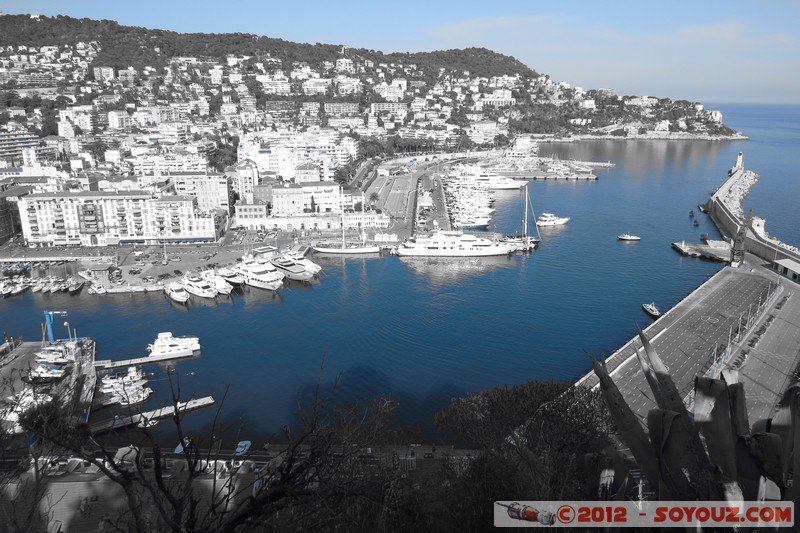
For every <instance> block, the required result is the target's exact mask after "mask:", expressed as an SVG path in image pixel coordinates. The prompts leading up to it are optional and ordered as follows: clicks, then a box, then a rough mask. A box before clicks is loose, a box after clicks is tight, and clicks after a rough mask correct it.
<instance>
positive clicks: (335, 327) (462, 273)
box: [0, 105, 800, 439]
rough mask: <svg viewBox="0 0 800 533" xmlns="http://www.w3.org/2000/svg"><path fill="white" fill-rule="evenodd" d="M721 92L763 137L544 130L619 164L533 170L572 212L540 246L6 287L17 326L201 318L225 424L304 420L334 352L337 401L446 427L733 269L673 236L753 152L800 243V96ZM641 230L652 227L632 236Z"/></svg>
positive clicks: (138, 338)
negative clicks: (452, 414)
mask: <svg viewBox="0 0 800 533" xmlns="http://www.w3.org/2000/svg"><path fill="white" fill-rule="evenodd" d="M709 107H710V108H718V109H721V110H722V112H723V114H724V116H725V122H726V123H727V124H728V125H730V126H731V127H733V128H735V129H738V130H741V131H743V132H744V133H746V134H747V135H748V136H750V137H751V140H750V141H737V142H705V141H672V142H667V141H627V142H620V141H595V142H587V143H560V144H545V145H542V146H541V150H540V153H541V154H542V155H547V154H557V155H558V156H559V157H560V158H562V159H583V160H591V161H608V160H610V161H612V162H614V163H616V166H615V167H614V168H612V169H609V170H599V171H597V173H598V175H599V179H598V180H597V181H594V182H564V183H556V182H552V181H535V182H531V184H530V186H529V188H530V195H531V200H532V203H533V205H534V208H535V210H536V212H537V214H538V213H540V212H542V211H548V212H553V213H555V214H557V215H559V216H570V217H572V219H571V221H570V222H569V223H568V224H567V225H566V226H564V227H560V228H557V229H551V230H550V231H547V232H544V231H543V232H542V242H541V246H540V248H539V250H537V251H536V252H534V253H533V254H530V255H520V254H516V255H514V256H512V257H510V258H500V259H472V260H438V261H433V260H425V259H421V260H409V259H400V258H398V257H393V256H385V257H382V258H370V259H341V258H337V259H322V258H319V257H318V258H316V260H318V261H319V262H320V264H322V266H323V267H324V271H323V273H322V276H321V280H320V282H319V283H316V284H314V285H312V286H302V285H298V284H293V285H291V286H290V287H288V288H285V289H282V290H280V291H279V292H278V293H277V294H275V295H273V294H272V293H269V292H267V291H259V290H255V289H251V290H245V291H244V293H243V294H235V295H233V296H232V298H231V299H218V301H217V302H216V303H206V304H204V303H202V302H198V301H197V299H195V298H193V300H192V304H191V305H190V306H189V308H188V309H185V308H181V307H178V306H176V305H174V304H171V303H170V302H169V301H167V300H166V299H165V298H164V297H163V295H153V294H133V295H103V296H93V295H88V294H81V295H78V296H70V295H67V294H47V295H41V294H31V293H30V292H27V293H25V294H24V295H23V296H18V297H14V298H7V299H5V300H2V301H0V318H1V319H2V322H1V323H2V329H3V330H4V331H6V332H8V333H9V334H10V335H14V336H16V335H23V336H24V337H25V338H26V339H27V340H35V339H39V338H41V318H42V310H44V309H53V310H60V309H63V310H66V311H68V312H69V318H68V320H69V323H70V325H71V326H73V327H75V328H77V331H78V334H79V335H88V336H91V337H92V338H94V339H95V340H96V341H97V349H98V352H97V358H98V359H127V358H132V357H139V356H143V355H145V354H146V353H145V347H146V345H147V344H148V343H150V342H152V341H153V339H154V338H155V337H156V335H157V333H158V332H159V331H172V332H173V333H175V334H176V335H197V336H199V337H200V340H201V343H202V345H203V349H202V352H201V355H200V356H199V357H198V358H196V359H190V360H184V361H181V362H179V363H178V364H177V370H176V372H177V375H178V377H179V381H180V394H181V397H182V398H184V399H188V398H189V397H201V396H206V395H212V396H214V398H215V399H217V400H218V405H219V403H220V401H221V400H222V399H223V397H224V404H223V405H222V415H221V417H222V420H223V423H224V426H225V427H224V428H223V429H222V430H218V432H219V431H222V432H228V433H231V434H233V433H235V432H237V431H240V434H241V435H242V437H248V438H252V439H258V438H267V437H269V436H270V435H273V434H277V433H279V432H280V428H281V427H282V426H283V425H284V424H288V425H293V424H295V423H296V420H297V418H296V415H295V411H296V408H297V404H298V400H300V399H302V400H303V401H307V400H308V399H309V398H310V397H311V395H312V394H313V391H314V385H315V381H316V379H317V375H318V373H319V370H320V365H321V362H322V360H323V357H324V358H325V368H324V373H323V378H322V383H323V392H325V393H326V394H328V395H329V396H331V398H332V399H333V400H335V401H349V400H364V399H369V398H373V397H375V396H377V395H378V394H381V393H386V394H389V395H390V396H392V397H393V398H394V399H395V400H397V401H398V402H399V403H400V407H399V409H398V411H397V416H396V419H395V421H396V422H397V423H398V424H402V425H413V426H416V427H419V428H421V430H422V431H424V432H425V433H426V435H427V436H428V437H429V438H439V437H437V436H436V433H435V432H434V430H433V424H432V419H433V414H434V413H435V412H436V411H437V410H439V409H441V408H442V407H444V406H445V405H446V404H447V402H448V399H449V398H450V397H452V396H457V395H464V394H466V393H467V392H470V391H478V390H482V389H487V388H491V387H493V386H495V385H506V384H508V385H514V384H519V383H524V382H526V381H528V380H531V379H556V380H566V381H573V380H575V379H576V378H578V377H579V376H580V375H582V374H583V373H585V372H587V371H588V369H589V363H588V360H587V358H586V354H585V352H586V351H588V352H591V353H593V354H595V355H608V354H610V353H611V352H613V351H614V350H615V349H616V348H618V347H619V346H621V345H622V344H624V343H625V342H626V341H627V340H628V339H629V338H630V337H632V336H633V335H634V334H635V331H636V325H637V324H638V325H640V326H645V325H646V324H648V323H649V319H648V317H647V316H646V315H645V314H644V312H643V310H642V307H641V305H642V303H644V302H649V301H655V302H656V303H657V304H658V306H659V307H661V309H662V310H665V309H668V308H670V307H671V306H672V305H674V304H675V303H677V302H678V301H679V300H680V299H682V298H683V297H684V296H685V295H687V294H688V293H689V292H691V291H692V290H694V289H695V288H696V287H697V286H698V285H700V284H701V283H703V282H704V281H705V280H707V279H708V278H709V277H710V276H712V275H713V274H714V273H715V272H717V271H718V270H719V269H720V268H721V266H720V264H718V263H712V262H707V261H702V260H697V259H687V258H683V257H681V256H680V255H678V254H677V253H676V252H674V251H673V250H672V249H671V246H670V243H672V242H674V241H680V240H686V241H689V242H698V241H699V240H700V236H701V234H703V233H707V234H708V235H709V237H711V238H714V237H715V236H717V235H718V234H717V232H716V230H715V228H714V226H713V224H712V223H711V222H710V220H709V219H708V218H707V217H706V216H705V215H702V214H700V212H699V210H698V209H697V204H699V203H703V202H705V201H706V200H707V198H708V196H709V195H710V193H711V192H712V191H714V190H715V189H716V188H717V187H718V186H719V185H720V184H721V183H722V182H723V180H724V179H725V176H726V172H727V169H728V168H729V167H730V166H731V165H732V164H733V162H734V161H735V157H736V154H737V153H738V152H739V151H744V153H745V165H746V167H747V168H749V169H751V170H753V171H755V172H757V173H759V174H760V175H761V176H762V179H761V181H760V182H759V183H758V185H757V186H756V187H755V189H754V190H753V191H752V193H751V195H750V196H749V198H748V199H747V201H746V204H745V206H746V208H752V209H753V210H754V212H755V213H756V214H758V215H760V216H763V217H765V218H766V220H767V231H769V232H770V233H772V234H773V235H775V236H777V237H779V238H781V239H783V240H785V241H787V242H790V243H792V244H795V245H796V244H798V243H799V242H800V239H798V237H800V232H798V228H800V211H798V209H797V199H798V198H800V176H798V169H800V153H798V151H797V150H796V149H795V148H796V146H798V143H800V107H796V106H789V107H787V106H751V105H720V106H709ZM523 205H524V196H523V195H522V194H520V193H518V192H498V193H497V202H496V207H497V211H496V212H495V214H494V219H493V224H494V227H493V228H491V229H493V230H495V231H501V232H503V233H513V232H514V231H515V230H517V231H518V230H519V228H520V226H521V220H522V212H523V211H522V210H523ZM690 210H695V211H696V212H697V219H698V220H700V222H701V224H700V226H698V227H695V226H694V225H693V224H692V222H693V219H692V218H690V217H689V211H690ZM624 232H629V233H634V234H636V235H639V236H641V241H640V242H637V243H624V242H620V241H617V239H616V236H617V235H619V234H621V233H624ZM59 329H61V330H63V331H60V333H61V334H63V335H64V336H65V335H66V330H65V329H64V328H63V327H57V328H56V330H57V332H59ZM146 371H148V372H153V373H154V376H153V378H152V379H151V381H150V384H149V386H151V387H152V388H153V389H154V391H155V394H154V395H153V396H152V397H151V399H150V400H149V401H148V403H147V404H146V408H155V407H157V406H160V405H164V404H166V403H169V398H170V390H169V386H168V383H167V381H166V380H165V379H164V376H165V374H164V372H163V370H162V369H161V368H159V367H157V366H155V365H151V367H149V368H148V367H146ZM334 381H338V385H337V388H336V390H335V391H333V392H331V386H332V385H333V383H334ZM226 391H227V394H226ZM100 414H102V413H100ZM214 414H215V411H214V409H213V408H211V409H206V410H205V411H200V412H197V413H193V414H191V415H189V416H188V417H187V419H186V424H187V425H188V426H189V429H190V430H191V431H195V432H197V433H202V432H203V431H205V430H207V428H208V425H209V424H210V423H211V419H212V417H213V415H214ZM162 425H163V426H169V424H168V423H165V424H162ZM162 431H165V429H162Z"/></svg>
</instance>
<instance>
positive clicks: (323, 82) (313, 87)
mask: <svg viewBox="0 0 800 533" xmlns="http://www.w3.org/2000/svg"><path fill="white" fill-rule="evenodd" d="M330 86H331V79H330V78H310V79H307V80H305V81H304V82H303V93H304V94H325V93H326V92H327V91H328V88H329V87H330Z"/></svg>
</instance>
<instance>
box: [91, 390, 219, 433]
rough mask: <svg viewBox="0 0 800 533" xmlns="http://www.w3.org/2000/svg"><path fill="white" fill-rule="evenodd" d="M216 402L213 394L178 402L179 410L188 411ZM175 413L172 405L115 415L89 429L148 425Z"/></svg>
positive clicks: (99, 431) (107, 429) (110, 429)
mask: <svg viewBox="0 0 800 533" xmlns="http://www.w3.org/2000/svg"><path fill="white" fill-rule="evenodd" d="M213 403H214V397H213V396H205V397H203V398H198V399H193V400H189V401H188V402H180V403H179V404H178V412H179V413H181V414H183V413H188V412H189V411H196V410H197V409H202V408H203V407H208V406H209V405H211V404H213ZM174 413H175V409H174V408H173V406H171V405H167V406H164V407H160V408H158V409H154V410H153V411H146V412H144V413H137V414H133V415H126V416H119V417H114V418H111V419H109V420H104V421H102V422H97V423H95V424H90V425H89V431H90V432H92V433H94V434H96V433H105V432H108V431H112V430H115V429H121V428H125V427H128V426H146V425H149V424H150V423H151V422H154V421H158V420H162V419H164V418H169V417H171V416H172V415H173V414H174Z"/></svg>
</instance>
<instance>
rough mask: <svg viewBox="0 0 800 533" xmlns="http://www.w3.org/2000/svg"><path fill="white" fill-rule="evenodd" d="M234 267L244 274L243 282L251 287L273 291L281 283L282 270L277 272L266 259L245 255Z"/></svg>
mask: <svg viewBox="0 0 800 533" xmlns="http://www.w3.org/2000/svg"><path fill="white" fill-rule="evenodd" d="M236 268H237V270H238V271H239V273H241V274H242V276H244V282H245V284H246V285H250V286H251V287H257V288H259V289H268V290H271V291H275V290H278V288H279V287H281V286H282V285H283V278H284V275H283V272H278V269H276V268H275V267H274V266H273V265H272V263H270V262H269V261H267V260H266V259H256V258H254V257H252V256H245V257H244V259H243V260H242V262H241V263H239V265H238V266H237V267H236Z"/></svg>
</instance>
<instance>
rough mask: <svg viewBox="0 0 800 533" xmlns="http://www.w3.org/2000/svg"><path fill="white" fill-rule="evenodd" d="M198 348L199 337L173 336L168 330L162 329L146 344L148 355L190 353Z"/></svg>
mask: <svg viewBox="0 0 800 533" xmlns="http://www.w3.org/2000/svg"><path fill="white" fill-rule="evenodd" d="M199 349H200V339H199V338H197V337H175V336H173V335H172V333H170V332H169V331H162V332H161V333H159V334H158V337H156V340H155V341H153V344H148V345H147V351H148V352H150V356H157V355H176V356H180V355H190V354H191V353H192V352H195V351H197V350H199Z"/></svg>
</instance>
